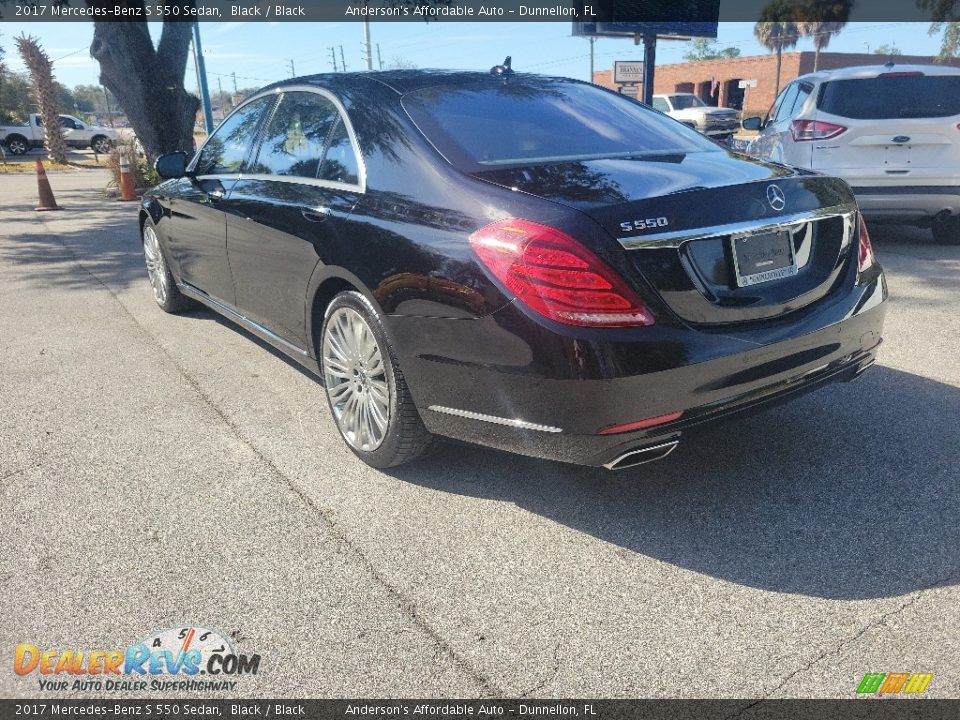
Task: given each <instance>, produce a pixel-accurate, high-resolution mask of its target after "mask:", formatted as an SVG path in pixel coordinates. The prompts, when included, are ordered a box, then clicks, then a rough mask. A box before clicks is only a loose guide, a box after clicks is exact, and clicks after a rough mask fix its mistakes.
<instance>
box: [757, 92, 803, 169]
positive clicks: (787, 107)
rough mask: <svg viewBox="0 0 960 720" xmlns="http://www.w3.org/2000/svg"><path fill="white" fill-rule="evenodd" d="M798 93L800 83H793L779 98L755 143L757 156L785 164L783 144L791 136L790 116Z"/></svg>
mask: <svg viewBox="0 0 960 720" xmlns="http://www.w3.org/2000/svg"><path fill="white" fill-rule="evenodd" d="M798 93H799V86H798V83H796V82H793V83H790V84H789V85H787V87H785V88H784V89H783V92H781V93H780V95H778V96H777V99H776V102H774V104H773V109H771V110H770V114H769V115H768V116H767V119H766V121H765V122H764V124H763V129H762V130H761V131H760V137H758V138H757V140H756V141H755V143H756V148H757V149H756V154H757V155H758V156H760V157H761V158H764V159H765V160H773V161H775V162H783V159H784V158H783V155H784V148H783V143H784V142H785V141H786V140H788V139H789V136H790V114H791V111H792V110H793V105H794V103H795V101H796V99H797V94H798Z"/></svg>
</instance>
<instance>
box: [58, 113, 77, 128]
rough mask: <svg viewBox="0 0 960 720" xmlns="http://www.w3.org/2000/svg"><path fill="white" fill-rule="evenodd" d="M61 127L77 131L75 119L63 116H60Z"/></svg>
mask: <svg viewBox="0 0 960 720" xmlns="http://www.w3.org/2000/svg"><path fill="white" fill-rule="evenodd" d="M60 127H62V128H64V129H65V130H76V129H77V123H75V122H74V121H73V118H68V117H63V116H62V115H61V116H60Z"/></svg>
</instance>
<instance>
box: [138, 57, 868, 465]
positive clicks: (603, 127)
mask: <svg viewBox="0 0 960 720" xmlns="http://www.w3.org/2000/svg"><path fill="white" fill-rule="evenodd" d="M498 71H499V72H500V73H501V74H500V75H493V74H489V75H488V74H485V73H475V72H453V71H426V70H417V71H412V70H408V71H388V72H379V73H376V74H373V73H367V74H353V73H336V74H331V75H316V76H312V77H305V78H299V79H292V80H289V81H284V82H282V83H278V84H275V85H271V86H269V87H267V88H265V89H264V90H262V91H261V92H259V93H257V94H256V95H254V96H252V97H251V98H250V99H249V100H247V101H246V102H245V103H243V104H242V105H241V106H240V107H238V108H237V109H236V110H235V111H234V112H233V113H232V114H231V115H229V116H228V117H227V118H226V119H225V120H224V121H223V123H222V124H221V125H220V126H219V128H218V129H217V130H216V131H215V132H214V133H213V134H212V135H211V136H210V137H209V138H208V139H207V141H206V142H205V143H204V144H203V145H202V147H201V148H200V150H199V152H198V153H197V154H196V155H195V156H194V157H193V159H192V160H190V161H189V162H188V161H187V156H186V154H185V153H182V152H180V153H173V154H168V155H164V156H161V157H160V158H159V159H158V160H157V163H156V169H157V172H158V173H159V175H160V176H161V177H164V178H169V179H168V180H166V181H165V182H163V183H161V184H160V185H158V186H157V187H155V188H154V189H152V190H150V191H148V192H147V193H146V194H145V196H144V198H143V202H142V207H141V212H140V231H141V237H142V240H143V249H144V257H145V261H146V266H147V271H148V274H149V277H150V282H151V285H152V289H153V295H154V297H155V299H156V302H157V303H158V304H159V305H160V307H161V308H162V309H164V310H166V311H168V312H177V311H181V310H184V309H185V308H187V307H188V306H189V304H190V302H191V301H199V302H200V303H202V304H204V305H206V306H207V307H209V308H212V309H213V310H214V311H216V312H218V313H221V314H222V315H224V316H226V317H227V318H229V319H231V320H232V321H234V322H235V323H236V324H238V325H240V326H241V327H243V328H245V329H247V330H248V331H250V332H251V333H253V334H255V335H257V336H259V337H260V338H262V339H263V340H265V341H266V342H267V343H269V344H271V345H273V346H275V347H276V348H279V349H280V350H282V351H283V352H285V353H287V354H288V355H289V356H290V357H292V358H294V359H295V360H296V361H297V362H299V363H301V364H302V365H304V366H305V367H308V368H310V369H311V370H313V371H314V372H316V373H317V374H318V375H319V376H320V377H321V378H322V379H323V384H324V386H325V389H326V395H327V399H328V402H329V405H330V408H331V411H332V416H333V419H334V421H335V422H336V426H337V428H338V429H339V431H340V433H341V435H342V436H343V438H344V440H345V441H346V443H347V445H348V446H349V447H350V448H351V449H352V450H353V452H354V453H356V454H357V455H358V456H359V457H360V458H361V459H363V460H364V461H365V462H367V463H369V464H370V465H373V466H375V467H387V466H391V465H397V464H399V463H402V462H406V461H409V460H412V459H414V458H416V457H418V456H419V455H421V454H422V453H423V452H425V451H426V449H428V448H429V447H430V445H431V443H432V440H433V439H434V438H435V437H445V438H452V439H455V440H460V441H466V442H470V443H477V444H480V445H486V446H490V447H495V448H500V449H503V450H508V451H513V452H518V453H524V454H527V455H532V456H535V457H540V458H550V459H556V460H563V461H568V462H573V463H581V464H586V465H594V466H605V467H608V468H623V467H629V466H632V465H636V464H639V463H642V462H646V461H649V460H654V459H657V458H660V457H663V456H665V455H667V454H668V453H670V452H671V451H672V450H673V449H674V448H675V447H676V446H677V443H678V442H679V440H680V439H681V437H685V436H687V435H688V432H689V431H692V430H693V429H694V428H696V427H698V426H700V425H701V424H702V423H705V422H709V421H716V420H719V419H721V418H725V417H727V416H729V415H731V414H733V413H736V412H738V411H742V410H748V409H753V408H757V407H761V406H764V405H766V404H768V403H771V402H774V401H778V400H782V399H785V398H789V397H794V396H796V395H798V394H800V393H801V392H803V391H806V390H811V389H813V388H816V387H820V386H822V385H824V384H826V383H829V382H833V381H843V380H852V379H854V378H856V377H858V376H859V375H860V374H861V373H863V372H864V371H865V370H867V368H869V367H870V365H871V364H872V363H873V362H874V359H875V357H876V353H877V347H878V345H879V343H880V339H881V329H882V325H883V317H884V313H885V309H886V307H885V305H884V304H883V301H884V299H885V298H886V286H885V282H884V276H883V272H882V271H881V268H880V266H879V265H878V264H877V262H876V260H875V258H874V256H873V252H872V250H871V246H870V240H869V236H868V233H867V229H866V225H865V224H864V223H863V221H862V220H861V218H860V216H859V214H858V212H857V208H856V204H855V201H854V197H853V195H852V194H851V193H850V190H849V188H848V187H847V185H846V184H845V183H844V182H843V181H842V180H837V179H835V178H830V177H824V176H819V175H815V174H812V173H809V172H803V171H800V170H793V169H790V168H786V167H784V166H781V165H770V164H766V163H763V162H761V161H759V160H754V159H751V158H745V157H743V156H738V155H735V154H733V153H730V152H728V151H727V150H725V149H723V148H721V147H719V146H717V145H716V144H714V143H712V142H710V141H709V140H707V139H706V138H704V137H702V136H701V135H699V134H698V133H696V132H693V131H691V130H689V129H688V128H685V127H683V126H682V125H680V124H679V123H676V122H674V121H673V120H670V119H668V118H665V117H664V116H663V115H662V114H660V113H658V112H655V111H653V110H651V109H649V108H647V107H645V106H643V105H641V104H639V103H636V102H634V101H633V100H630V99H627V98H625V97H622V96H620V95H617V94H616V93H613V92H610V91H608V90H604V89H602V88H599V87H596V86H594V85H591V84H588V83H582V82H577V81H573V80H566V79H560V78H547V77H542V76H536V75H521V74H512V73H511V72H509V71H505V70H504V68H503V67H502V66H500V67H499V68H498ZM303 401H304V402H306V403H309V402H311V401H312V400H311V398H304V400H303ZM865 411H868V408H865ZM853 431H854V429H852V428H851V432H853ZM792 432H796V433H800V434H801V435H802V433H803V430H802V428H793V429H792ZM734 434H735V431H734ZM745 451H749V452H750V453H755V454H760V455H763V454H764V453H767V452H769V451H768V450H766V449H764V448H763V447H751V448H749V449H746V448H745ZM769 461H770V463H771V464H773V465H775V464H776V463H777V462H778V460H777V458H776V457H773V456H771V457H769Z"/></svg>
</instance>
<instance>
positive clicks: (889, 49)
mask: <svg viewBox="0 0 960 720" xmlns="http://www.w3.org/2000/svg"><path fill="white" fill-rule="evenodd" d="M873 54H874V55H888V56H893V55H903V50H901V49H900V48H898V47H897V45H896V43H894V44H893V45H891V44H889V43H884V44H883V45H878V46H877V47H875V48H874V49H873Z"/></svg>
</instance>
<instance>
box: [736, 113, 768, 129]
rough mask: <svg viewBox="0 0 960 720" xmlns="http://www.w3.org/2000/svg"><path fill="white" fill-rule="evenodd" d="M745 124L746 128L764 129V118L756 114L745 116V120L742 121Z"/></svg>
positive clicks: (744, 127)
mask: <svg viewBox="0 0 960 720" xmlns="http://www.w3.org/2000/svg"><path fill="white" fill-rule="evenodd" d="M740 124H741V125H742V126H743V129H744V130H762V129H763V119H762V118H760V117H758V116H754V117H748V118H744V119H743V122H741V123H740Z"/></svg>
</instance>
